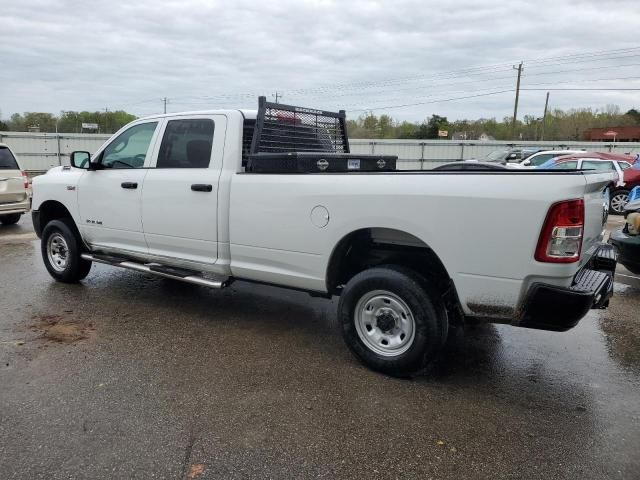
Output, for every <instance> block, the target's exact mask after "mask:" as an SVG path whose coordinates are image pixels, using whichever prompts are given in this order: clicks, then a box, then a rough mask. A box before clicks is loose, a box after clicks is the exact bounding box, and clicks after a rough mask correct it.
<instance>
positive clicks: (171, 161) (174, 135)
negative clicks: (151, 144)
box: [156, 118, 214, 168]
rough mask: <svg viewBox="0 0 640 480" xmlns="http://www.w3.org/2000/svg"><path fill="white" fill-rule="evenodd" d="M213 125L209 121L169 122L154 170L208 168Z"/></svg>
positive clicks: (211, 121)
mask: <svg viewBox="0 0 640 480" xmlns="http://www.w3.org/2000/svg"><path fill="white" fill-rule="evenodd" d="M213 130H214V123H213V120H210V119H206V118H205V119H198V120H169V122H168V123H167V128H166V129H165V131H164V136H163V137H162V143H161V144H160V152H159V153H158V163H157V165H156V168H208V167H209V161H210V160H211V145H212V142H213Z"/></svg>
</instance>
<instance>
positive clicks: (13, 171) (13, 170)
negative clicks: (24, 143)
mask: <svg viewBox="0 0 640 480" xmlns="http://www.w3.org/2000/svg"><path fill="white" fill-rule="evenodd" d="M30 208H31V199H30V197H29V178H28V177H27V174H26V173H25V172H24V171H22V169H21V168H20V164H19V163H18V159H17V158H16V156H15V155H14V154H13V152H12V151H11V149H10V148H9V147H8V146H7V145H5V144H3V143H0V223H2V224H3V225H11V224H13V223H17V222H18V220H20V217H21V216H22V215H23V214H24V213H26V212H28V211H29V209H30Z"/></svg>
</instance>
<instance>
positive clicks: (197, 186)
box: [191, 183, 213, 192]
mask: <svg viewBox="0 0 640 480" xmlns="http://www.w3.org/2000/svg"><path fill="white" fill-rule="evenodd" d="M191 190H193V191H194V192H212V191H213V185H210V184H208V183H194V184H193V185H191Z"/></svg>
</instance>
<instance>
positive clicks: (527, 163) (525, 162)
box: [522, 160, 531, 167]
mask: <svg viewBox="0 0 640 480" xmlns="http://www.w3.org/2000/svg"><path fill="white" fill-rule="evenodd" d="M522 165H524V166H526V167H528V166H529V165H531V160H525V161H524V162H522Z"/></svg>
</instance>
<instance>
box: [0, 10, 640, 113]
mask: <svg viewBox="0 0 640 480" xmlns="http://www.w3.org/2000/svg"><path fill="white" fill-rule="evenodd" d="M0 13H1V18H2V28H0V65H1V66H0V109H1V111H2V117H3V118H7V117H9V116H10V115H11V114H12V113H14V112H24V111H46V112H53V113H58V112H59V111H60V110H98V109H104V108H109V109H110V110H116V109H124V110H127V111H130V112H131V113H134V114H136V115H145V114H151V113H157V112H161V111H162V101H161V99H162V98H163V97H165V96H166V97H167V98H168V99H169V104H168V110H169V111H181V110H197V109H206V108H227V107H233V108H235V107H249V108H255V107H256V105H257V98H256V96H257V95H258V94H266V95H270V94H272V93H273V92H275V91H276V90H277V91H279V92H281V93H282V94H283V95H284V98H283V99H282V101H283V102H285V103H292V104H300V105H305V106H310V107H318V108H326V109H339V108H344V109H346V110H347V113H348V115H349V117H350V118H353V117H356V116H358V115H360V114H361V113H362V112H363V111H364V110H366V109H372V110H373V111H374V112H375V113H377V114H380V113H387V114H390V115H392V116H393V117H394V118H396V119H400V120H404V119H407V120H420V119H423V118H426V117H428V116H430V115H431V114H432V113H437V114H439V115H444V116H447V117H449V119H460V118H478V117H496V118H498V119H501V118H503V117H504V116H508V115H511V114H512V112H513V97H514V93H513V91H512V90H513V89H514V87H515V78H516V72H515V70H513V69H512V64H514V63H517V62H518V61H519V60H524V65H525V68H524V73H523V77H522V87H523V88H538V89H542V90H539V91H534V90H523V91H522V93H521V103H520V105H521V106H520V109H519V117H521V116H522V115H524V114H533V115H540V116H541V115H542V110H543V108H544V97H545V93H546V90H545V89H547V88H601V89H602V88H627V89H631V88H640V81H639V80H638V78H640V75H639V73H640V8H639V6H638V1H637V0H629V1H624V0H617V1H606V0H597V1H576V2H566V1H558V0H551V1H547V0H537V1H522V0H510V1H482V2H471V1H466V0H458V1H457V2H455V3H452V2H443V1H438V2H436V1H412V0H394V1H385V2H373V1H342V2H340V1H335V2H334V1H324V0H315V1H311V0H309V1H305V0H280V1H266V0H263V1H261V2H260V1H258V2H256V1H255V0H248V1H244V0H227V1H213V0H209V1H204V0H203V1H195V0H190V1H186V0H174V1H160V0H136V1H127V2H120V1H116V0H113V1H103V2H87V1H59V2H52V1H50V0H46V1H38V0H4V1H3V2H2V4H1V5H0ZM614 50H615V51H614ZM578 55H583V56H578ZM557 57H562V58H557ZM553 72H558V73H553ZM505 90H510V91H505ZM501 91H505V92H503V93H495V92H501ZM480 95H482V96H480ZM460 97H472V98H460ZM451 99H456V100H451ZM418 103H420V105H415V104H418ZM410 104H414V105H410ZM607 104H617V105H619V106H620V107H621V108H622V109H623V110H626V109H628V108H631V107H636V108H640V91H629V90H627V91H604V90H599V91H585V90H579V91H578V90H573V91H570V90H555V91H554V90H552V91H551V97H550V106H551V107H552V108H563V109H567V108H571V107H594V108H604V107H605V106H606V105H607ZM400 105H410V106H400ZM390 106H391V107H392V108H382V107H390Z"/></svg>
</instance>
